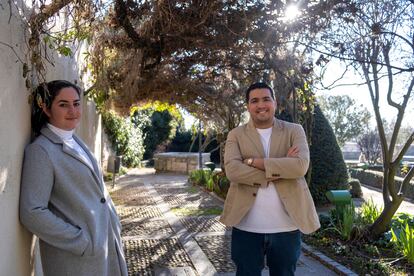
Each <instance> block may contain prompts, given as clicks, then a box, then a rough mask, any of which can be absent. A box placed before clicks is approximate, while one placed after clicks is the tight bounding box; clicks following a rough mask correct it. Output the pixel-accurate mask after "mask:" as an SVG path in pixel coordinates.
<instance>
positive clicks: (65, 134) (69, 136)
mask: <svg viewBox="0 0 414 276" xmlns="http://www.w3.org/2000/svg"><path fill="white" fill-rule="evenodd" d="M47 127H48V128H49V129H50V130H51V131H52V132H53V133H54V134H56V135H57V136H59V137H60V138H61V139H62V141H63V143H65V145H67V146H68V147H69V148H71V149H73V150H74V151H76V152H77V153H78V154H79V155H80V156H81V157H82V159H83V160H84V161H85V162H86V163H87V164H88V165H89V167H90V168H91V169H93V165H92V161H91V159H90V158H89V156H88V154H87V153H86V152H85V150H84V149H83V148H82V147H81V146H80V145H79V143H78V142H76V140H75V139H73V130H64V129H61V128H58V127H55V126H54V125H51V124H49V123H48V124H47Z"/></svg>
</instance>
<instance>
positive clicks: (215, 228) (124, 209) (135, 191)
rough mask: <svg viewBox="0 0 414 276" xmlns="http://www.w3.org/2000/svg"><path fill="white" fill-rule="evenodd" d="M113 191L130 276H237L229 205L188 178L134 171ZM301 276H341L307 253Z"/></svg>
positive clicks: (300, 267) (150, 171)
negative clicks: (225, 211)
mask: <svg viewBox="0 0 414 276" xmlns="http://www.w3.org/2000/svg"><path fill="white" fill-rule="evenodd" d="M110 190H111V195H112V198H113V200H114V202H115V205H116V207H117V211H118V214H119V216H120V218H121V223H122V225H123V230H122V237H123V241H124V246H125V251H126V258H127V264H128V271H129V274H130V275H140V276H141V275H188V276H190V275H200V276H204V275H222V276H224V275H234V271H235V267H234V264H233V262H232V261H231V259H230V238H231V236H230V233H231V232H230V229H227V228H226V227H225V226H224V225H223V224H221V223H220V222H219V221H218V218H219V214H220V213H221V210H222V206H223V203H222V201H220V200H218V199H217V198H215V197H213V196H212V195H210V194H209V193H207V192H205V191H203V190H202V189H200V188H199V187H193V186H191V185H190V184H188V183H187V176H185V175H177V174H154V171H153V170H151V169H142V170H134V171H132V172H130V173H129V175H128V176H126V177H123V178H121V179H120V180H118V181H117V184H116V186H115V188H114V189H110ZM263 275H267V272H266V271H264V273H263ZM296 275H336V274H335V273H334V272H333V271H331V270H329V269H328V268H326V267H324V266H323V265H322V264H320V263H319V262H318V261H316V260H314V259H313V258H311V257H309V256H306V254H304V253H303V254H302V255H301V258H300V261H299V263H298V269H297V273H296Z"/></svg>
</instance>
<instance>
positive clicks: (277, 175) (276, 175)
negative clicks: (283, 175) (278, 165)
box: [272, 173, 280, 177]
mask: <svg viewBox="0 0 414 276" xmlns="http://www.w3.org/2000/svg"><path fill="white" fill-rule="evenodd" d="M272 176H275V177H279V176H280V174H275V173H274V174H272Z"/></svg>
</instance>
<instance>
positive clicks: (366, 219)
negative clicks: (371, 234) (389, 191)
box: [360, 198, 382, 224]
mask: <svg viewBox="0 0 414 276" xmlns="http://www.w3.org/2000/svg"><path fill="white" fill-rule="evenodd" d="M381 212H382V208H378V207H377V205H375V203H374V201H373V200H372V198H371V199H369V200H368V201H365V202H364V203H363V204H362V206H361V209H360V213H361V220H362V221H363V223H365V224H373V223H374V221H376V220H377V218H378V217H379V216H380V214H381Z"/></svg>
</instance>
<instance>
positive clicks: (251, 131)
mask: <svg viewBox="0 0 414 276" xmlns="http://www.w3.org/2000/svg"><path fill="white" fill-rule="evenodd" d="M246 130H247V131H246V134H247V136H248V137H249V139H250V140H251V141H252V143H253V144H254V146H255V147H256V149H257V152H259V154H260V157H262V158H263V157H264V155H265V154H264V149H263V144H262V141H261V140H260V134H259V133H258V132H257V130H256V128H255V127H254V124H253V121H252V119H250V120H249V122H248V123H247V126H246Z"/></svg>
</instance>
